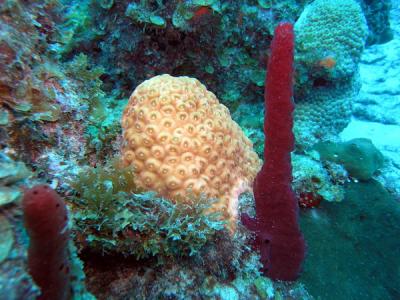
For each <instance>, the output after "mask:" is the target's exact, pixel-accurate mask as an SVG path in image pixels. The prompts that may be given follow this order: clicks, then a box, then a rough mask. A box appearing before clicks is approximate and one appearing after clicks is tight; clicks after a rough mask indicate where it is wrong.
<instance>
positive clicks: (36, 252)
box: [22, 185, 69, 300]
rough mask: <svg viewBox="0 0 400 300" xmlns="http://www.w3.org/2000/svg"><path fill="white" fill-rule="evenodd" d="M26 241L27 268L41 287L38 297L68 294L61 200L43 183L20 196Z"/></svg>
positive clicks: (64, 211)
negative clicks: (27, 239) (27, 245)
mask: <svg viewBox="0 0 400 300" xmlns="http://www.w3.org/2000/svg"><path fill="white" fill-rule="evenodd" d="M22 205H23V211H24V221H25V227H26V229H27V231H28V234H29V238H30V243H29V249H28V268H29V273H30V274H31V276H32V278H33V280H34V281H35V282H36V284H37V285H38V286H39V287H40V289H41V292H42V293H41V295H40V297H39V298H38V299H40V300H54V299H57V300H63V299H68V297H69V261H68V252H67V251H68V250H67V244H68V237H69V231H68V227H67V225H68V224H67V223H68V217H67V209H66V206H65V203H64V201H63V200H62V199H61V198H60V197H59V196H58V194H57V193H56V192H55V191H54V190H52V189H51V188H49V187H48V186H46V185H38V186H35V187H33V188H32V189H29V190H27V191H26V192H25V195H24V198H23V200H22Z"/></svg>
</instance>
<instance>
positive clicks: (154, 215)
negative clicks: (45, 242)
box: [71, 161, 227, 263]
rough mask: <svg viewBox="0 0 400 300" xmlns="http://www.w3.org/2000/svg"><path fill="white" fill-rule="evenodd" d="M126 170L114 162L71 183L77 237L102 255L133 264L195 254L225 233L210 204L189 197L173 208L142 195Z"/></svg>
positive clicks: (201, 197)
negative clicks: (130, 260)
mask: <svg viewBox="0 0 400 300" xmlns="http://www.w3.org/2000/svg"><path fill="white" fill-rule="evenodd" d="M133 178H134V177H133V173H132V169H131V168H130V167H126V168H124V167H120V166H118V162H117V161H114V162H112V163H110V164H108V165H105V166H99V167H97V168H88V169H85V170H84V171H83V172H82V173H80V174H79V175H78V177H77V178H76V179H75V180H74V181H73V182H71V185H72V187H73V188H74V189H75V191H76V192H77V193H76V195H75V196H74V197H72V199H71V201H72V202H73V203H74V207H75V209H74V213H73V219H74V223H75V229H76V232H77V235H78V236H79V238H83V239H84V241H85V243H86V244H87V245H88V247H90V248H92V249H94V250H97V251H99V252H101V253H110V254H111V253H122V254H124V255H127V256H128V255H133V256H135V257H136V258H137V259H143V258H149V257H153V256H157V259H158V261H159V263H162V262H164V261H165V259H166V258H178V257H182V256H193V255H195V254H196V253H197V252H198V251H199V250H200V249H201V248H202V247H203V246H204V245H205V244H206V243H207V241H209V240H210V239H212V238H213V237H214V236H215V234H216V233H217V232H219V231H222V230H225V227H224V221H221V220H220V217H221V216H220V214H219V213H212V212H210V211H209V208H210V207H211V205H212V204H213V203H214V200H213V199H207V198H206V197H203V196H200V197H193V196H188V197H187V198H185V199H184V200H185V201H184V202H177V203H173V202H171V201H170V200H167V199H165V198H162V197H159V196H157V195H156V194H155V193H152V192H141V191H140V190H139V189H138V188H137V187H136V186H135V185H134V182H133ZM226 234H227V233H226Z"/></svg>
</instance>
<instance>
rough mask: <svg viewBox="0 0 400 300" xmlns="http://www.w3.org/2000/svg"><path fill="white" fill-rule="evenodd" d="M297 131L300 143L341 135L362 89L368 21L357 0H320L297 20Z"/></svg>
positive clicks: (311, 5)
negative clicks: (360, 65)
mask: <svg viewBox="0 0 400 300" xmlns="http://www.w3.org/2000/svg"><path fill="white" fill-rule="evenodd" d="M295 33H296V72H297V76H296V86H295V87H296V90H295V101H296V111H295V134H296V140H297V143H298V145H299V146H300V147H301V148H309V147H310V146H312V145H313V144H314V143H316V142H318V141H320V140H326V139H330V138H335V137H337V135H338V133H339V132H341V131H342V130H343V129H344V128H345V127H346V125H347V124H348V123H349V121H350V116H351V105H352V101H353V97H355V96H356V95H357V93H358V91H359V89H360V83H359V78H358V63H359V61H360V58H361V54H362V51H363V49H364V44H365V42H366V39H367V24H366V20H365V17H364V14H363V12H362V10H361V8H360V6H359V4H358V3H357V2H356V1H354V0H339V1H329V0H316V1H314V2H312V3H310V4H308V5H307V6H306V7H305V9H304V11H303V12H302V13H301V15H300V17H299V19H298V20H297V22H296V24H295Z"/></svg>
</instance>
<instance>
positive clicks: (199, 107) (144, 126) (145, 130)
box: [122, 74, 261, 221]
mask: <svg viewBox="0 0 400 300" xmlns="http://www.w3.org/2000/svg"><path fill="white" fill-rule="evenodd" d="M122 127H123V136H124V144H123V146H122V158H123V161H124V163H125V164H126V165H131V166H133V167H134V169H135V175H136V176H135V180H137V182H136V184H137V185H138V186H139V187H143V188H145V189H147V190H153V191H156V192H158V193H159V194H160V195H162V196H164V197H166V198H169V199H171V200H173V201H180V202H182V201H185V197H186V196H187V195H188V193H193V194H194V195H200V194H201V193H203V194H205V195H206V196H207V197H209V198H218V199H219V201H218V202H216V203H215V204H214V205H213V209H212V210H215V211H221V212H223V214H224V216H225V218H227V219H228V220H230V221H234V220H235V219H236V217H237V198H238V195H239V194H240V193H241V192H242V191H245V190H250V189H251V184H252V182H253V179H254V177H255V175H256V173H257V171H258V170H259V168H260V163H261V162H260V159H259V158H258V157H257V155H256V153H255V152H254V151H253V148H252V144H251V142H250V141H249V139H248V138H247V137H246V136H245V135H244V134H243V132H242V130H241V129H240V127H239V126H238V125H237V124H236V123H235V122H234V121H233V120H232V119H231V117H230V114H229V111H228V109H227V108H226V107H225V106H224V105H222V104H220V103H219V101H218V99H217V98H216V96H215V95H214V94H213V93H212V92H210V91H208V90H207V89H206V87H205V86H204V85H202V84H201V83H200V82H199V81H198V80H197V79H194V78H189V77H172V76H170V75H167V74H164V75H160V76H156V77H153V78H151V79H149V80H146V81H145V82H143V83H142V84H140V85H139V86H138V87H137V88H136V90H135V91H134V92H133V94H132V95H131V97H130V99H129V103H128V105H127V107H126V108H125V111H124V113H123V117H122Z"/></svg>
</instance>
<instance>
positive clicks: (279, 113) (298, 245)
mask: <svg viewBox="0 0 400 300" xmlns="http://www.w3.org/2000/svg"><path fill="white" fill-rule="evenodd" d="M293 47H294V34H293V26H292V24H290V23H281V24H279V25H278V27H277V28H276V30H275V36H274V39H273V41H272V46H271V57H270V61H269V63H268V72H267V73H268V74H267V79H266V85H265V110H266V115H265V121H264V132H265V135H266V138H265V150H264V165H263V166H262V168H261V170H260V172H259V173H258V175H257V177H256V179H255V181H254V197H255V202H256V219H251V218H250V217H249V216H247V215H244V216H243V217H242V222H243V224H244V225H245V226H247V227H248V228H249V229H250V230H253V231H255V232H256V247H257V248H258V249H259V250H260V253H261V261H262V263H263V271H264V273H265V274H266V275H267V276H268V277H270V278H272V279H279V280H295V279H296V278H297V276H298V274H299V272H300V269H301V264H302V262H303V259H304V256H305V243H304V239H303V236H302V234H301V232H300V228H299V225H298V204H297V200H296V197H295V194H294V193H293V190H292V187H291V182H292V165H291V157H290V152H291V151H292V150H293V149H294V136H293V132H292V127H293V116H292V114H293V110H294V104H293V101H292V94H293V87H292V86H293V83H292V76H293Z"/></svg>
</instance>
